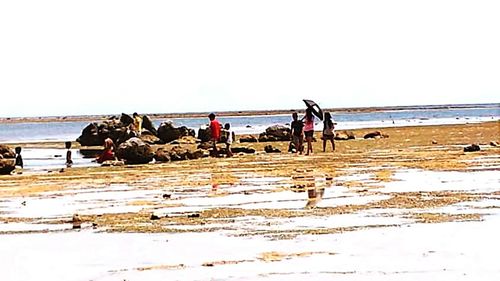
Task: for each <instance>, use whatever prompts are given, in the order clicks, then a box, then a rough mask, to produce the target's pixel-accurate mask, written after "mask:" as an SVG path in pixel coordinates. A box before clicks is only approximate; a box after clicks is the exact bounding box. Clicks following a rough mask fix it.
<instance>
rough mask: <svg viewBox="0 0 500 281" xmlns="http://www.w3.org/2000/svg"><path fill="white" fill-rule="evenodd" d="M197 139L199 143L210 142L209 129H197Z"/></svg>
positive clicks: (205, 127) (206, 127)
mask: <svg viewBox="0 0 500 281" xmlns="http://www.w3.org/2000/svg"><path fill="white" fill-rule="evenodd" d="M198 139H200V140H201V142H208V141H210V127H208V126H201V127H200V128H199V129H198Z"/></svg>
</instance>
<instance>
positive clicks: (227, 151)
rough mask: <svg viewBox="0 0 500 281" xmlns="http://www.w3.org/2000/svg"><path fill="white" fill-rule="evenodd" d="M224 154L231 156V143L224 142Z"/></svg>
mask: <svg viewBox="0 0 500 281" xmlns="http://www.w3.org/2000/svg"><path fill="white" fill-rule="evenodd" d="M226 155H227V157H233V152H232V151H231V144H229V143H227V144H226Z"/></svg>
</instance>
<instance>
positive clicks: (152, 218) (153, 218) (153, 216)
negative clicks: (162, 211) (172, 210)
mask: <svg viewBox="0 0 500 281" xmlns="http://www.w3.org/2000/svg"><path fill="white" fill-rule="evenodd" d="M149 219H151V220H152V221H154V220H159V219H160V217H159V216H157V215H155V214H151V217H150V218H149Z"/></svg>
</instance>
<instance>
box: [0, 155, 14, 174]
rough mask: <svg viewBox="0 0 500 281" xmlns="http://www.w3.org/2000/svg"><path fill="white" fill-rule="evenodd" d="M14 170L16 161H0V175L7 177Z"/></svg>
mask: <svg viewBox="0 0 500 281" xmlns="http://www.w3.org/2000/svg"><path fill="white" fill-rule="evenodd" d="M15 168H16V160H15V159H13V158H8V159H0V175H8V174H10V172H12V171H14V169H15Z"/></svg>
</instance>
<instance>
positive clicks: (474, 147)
mask: <svg viewBox="0 0 500 281" xmlns="http://www.w3.org/2000/svg"><path fill="white" fill-rule="evenodd" d="M480 150H481V148H480V147H479V145H477V144H471V145H469V146H466V147H464V152H475V151H480Z"/></svg>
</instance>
